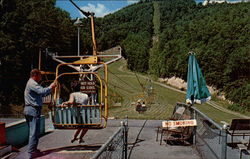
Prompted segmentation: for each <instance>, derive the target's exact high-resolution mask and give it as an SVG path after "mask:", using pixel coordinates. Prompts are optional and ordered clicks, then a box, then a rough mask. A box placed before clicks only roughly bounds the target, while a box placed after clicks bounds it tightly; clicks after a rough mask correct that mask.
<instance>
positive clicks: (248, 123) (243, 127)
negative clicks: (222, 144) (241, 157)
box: [227, 119, 250, 143]
mask: <svg viewBox="0 0 250 159" xmlns="http://www.w3.org/2000/svg"><path fill="white" fill-rule="evenodd" d="M227 134H229V135H231V142H232V143H233V138H234V136H243V138H244V137H245V136H250V119H233V120H232V123H231V126H230V127H229V129H227Z"/></svg>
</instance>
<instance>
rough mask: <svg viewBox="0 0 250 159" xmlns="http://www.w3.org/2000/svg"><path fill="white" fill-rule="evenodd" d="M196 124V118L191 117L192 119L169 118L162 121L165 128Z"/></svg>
mask: <svg viewBox="0 0 250 159" xmlns="http://www.w3.org/2000/svg"><path fill="white" fill-rule="evenodd" d="M196 125H197V121H196V120H195V119H191V120H169V121H163V122H162V127H164V128H169V127H170V128H174V127H185V126H196Z"/></svg>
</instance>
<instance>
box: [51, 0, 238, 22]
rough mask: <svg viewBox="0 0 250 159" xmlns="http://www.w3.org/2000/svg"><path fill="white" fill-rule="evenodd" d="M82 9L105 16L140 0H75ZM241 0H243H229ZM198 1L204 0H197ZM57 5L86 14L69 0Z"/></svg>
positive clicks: (74, 13) (78, 14) (80, 16)
mask: <svg viewBox="0 0 250 159" xmlns="http://www.w3.org/2000/svg"><path fill="white" fill-rule="evenodd" d="M73 1H74V2H75V3H76V4H77V5H78V6H79V7H80V8H81V9H82V10H84V11H90V12H94V13H95V16H96V17H103V16H105V15H107V14H109V13H113V12H115V11H117V10H119V9H122V8H123V7H125V6H128V5H131V4H133V3H137V2H139V0H73ZM229 1H241V0H229ZM196 2H197V3H199V2H203V0H196ZM56 6H57V7H59V8H61V9H63V10H66V11H67V12H69V13H70V16H71V18H72V19H76V18H78V17H79V18H83V17H84V16H83V15H82V13H80V11H78V9H77V8H75V6H73V4H72V3H71V2H70V1H69V0H57V1H56Z"/></svg>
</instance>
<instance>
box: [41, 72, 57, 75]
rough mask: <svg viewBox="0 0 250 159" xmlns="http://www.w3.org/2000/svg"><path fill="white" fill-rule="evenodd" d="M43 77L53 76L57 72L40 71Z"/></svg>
mask: <svg viewBox="0 0 250 159" xmlns="http://www.w3.org/2000/svg"><path fill="white" fill-rule="evenodd" d="M40 72H41V74H42V75H53V74H55V72H49V71H47V72H46V71H40Z"/></svg>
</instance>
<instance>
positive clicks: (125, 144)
mask: <svg viewBox="0 0 250 159" xmlns="http://www.w3.org/2000/svg"><path fill="white" fill-rule="evenodd" d="M127 158H128V116H126V121H125V123H124V159H127Z"/></svg>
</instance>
